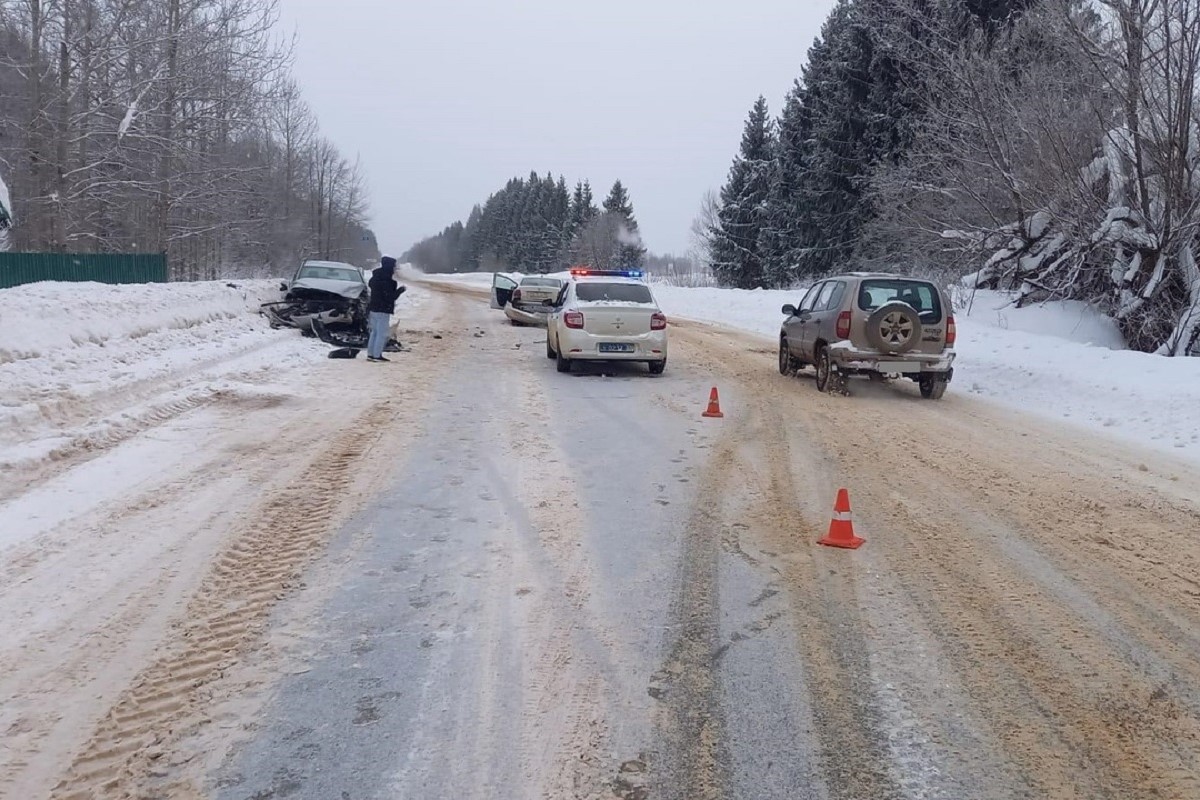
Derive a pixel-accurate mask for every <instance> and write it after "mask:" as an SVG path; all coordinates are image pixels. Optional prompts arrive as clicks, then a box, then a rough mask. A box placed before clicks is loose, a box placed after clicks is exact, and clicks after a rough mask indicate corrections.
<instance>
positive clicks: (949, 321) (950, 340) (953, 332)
mask: <svg viewBox="0 0 1200 800" xmlns="http://www.w3.org/2000/svg"><path fill="white" fill-rule="evenodd" d="M957 338H958V328H956V327H955V326H954V315H953V314H950V315H948V316H947V317H946V347H954V341H955V340H956V339H957Z"/></svg>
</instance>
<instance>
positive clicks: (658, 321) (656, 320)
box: [650, 311, 667, 331]
mask: <svg viewBox="0 0 1200 800" xmlns="http://www.w3.org/2000/svg"><path fill="white" fill-rule="evenodd" d="M666 329H667V318H666V316H665V315H664V314H660V313H658V312H657V311H656V312H654V313H653V314H651V315H650V330H652V331H665V330H666Z"/></svg>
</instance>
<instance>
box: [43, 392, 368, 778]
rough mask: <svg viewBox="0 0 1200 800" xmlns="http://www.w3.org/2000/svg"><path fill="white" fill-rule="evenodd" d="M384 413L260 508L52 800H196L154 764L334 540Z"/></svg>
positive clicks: (200, 718) (338, 442)
mask: <svg viewBox="0 0 1200 800" xmlns="http://www.w3.org/2000/svg"><path fill="white" fill-rule="evenodd" d="M388 410H389V409H388V408H387V406H386V405H385V406H384V407H383V408H379V409H372V410H371V411H369V412H368V413H366V414H363V415H362V416H361V417H360V418H358V419H357V420H356V421H355V422H354V424H353V425H351V426H350V428H349V429H347V431H346V432H345V433H342V434H341V435H340V436H338V437H337V438H336V439H334V440H333V441H332V442H330V443H329V444H328V447H327V449H326V452H325V453H324V455H323V457H322V458H321V459H320V461H318V462H317V463H315V464H313V465H312V466H311V467H310V468H309V469H308V471H307V472H306V473H305V474H304V475H303V476H302V477H301V478H300V480H298V481H297V482H296V484H295V485H296V488H288V489H283V490H280V491H278V492H276V493H275V494H274V495H273V496H271V497H269V498H268V499H267V500H266V501H265V502H264V504H263V505H262V515H261V517H260V518H259V519H258V520H257V521H256V522H255V523H254V524H253V525H252V526H251V527H250V528H249V529H247V530H246V531H245V532H244V533H243V534H242V535H241V536H240V537H238V539H237V540H236V541H235V542H234V544H233V545H232V546H231V547H229V548H228V549H227V550H226V551H225V552H224V553H223V554H222V555H221V556H220V557H219V558H217V559H216V561H215V563H214V564H213V567H212V568H211V570H210V572H209V574H208V577H207V578H206V579H205V580H204V581H203V583H202V584H201V587H200V589H199V591H198V592H197V594H196V596H195V597H194V598H193V600H192V602H191V603H190V604H189V607H188V611H187V615H186V618H185V621H184V622H183V623H182V624H181V626H180V627H179V628H178V629H177V631H176V634H175V636H174V637H173V641H172V642H170V643H168V644H167V645H166V646H165V648H164V649H166V651H167V654H166V655H164V656H163V657H161V658H160V659H159V660H158V661H157V662H155V663H154V664H153V665H151V666H150V667H148V668H147V669H146V670H144V671H143V672H142V673H141V674H140V675H139V676H138V678H137V679H136V680H135V681H134V683H133V685H132V686H131V687H130V689H129V690H127V691H126V692H125V693H124V694H123V695H122V696H121V698H120V699H119V700H118V701H117V703H116V704H115V705H114V706H113V708H112V709H111V710H110V712H109V714H108V715H107V717H106V718H105V719H104V720H103V721H102V722H101V724H100V726H99V727H98V729H97V730H96V731H95V733H94V734H93V736H92V738H91V741H90V742H89V744H88V745H87V747H86V748H85V749H84V751H83V752H82V753H81V754H80V755H79V756H78V757H77V758H76V759H75V761H74V763H73V765H72V766H71V768H70V770H69V771H68V773H67V776H66V777H65V778H64V779H63V780H62V781H61V782H60V783H59V784H58V786H57V787H55V790H54V791H53V793H52V795H51V797H52V798H54V799H55V800H85V798H94V797H98V796H103V797H118V796H125V795H126V794H131V795H135V796H141V795H142V794H143V793H144V792H145V791H147V787H149V786H153V787H154V789H153V791H154V793H157V794H161V795H163V796H168V797H172V798H175V797H185V796H190V795H193V794H195V793H196V788H195V787H193V786H191V785H190V783H188V782H186V781H185V782H182V783H177V782H173V781H172V780H171V776H172V774H173V773H174V772H175V771H176V769H177V768H178V767H180V766H182V764H179V763H167V764H163V763H161V761H164V760H167V758H166V756H167V755H168V754H169V753H170V751H171V743H172V742H173V741H174V740H175V739H177V738H178V737H179V736H180V735H181V734H185V733H186V732H187V731H188V730H189V729H191V728H193V727H195V726H197V725H200V724H203V723H204V721H205V712H204V707H205V706H206V705H207V704H209V703H210V702H211V698H212V696H213V695H214V694H217V693H219V691H220V687H219V682H220V680H221V678H222V676H223V672H224V671H225V670H226V669H227V668H229V667H231V666H233V665H234V664H235V663H236V662H237V660H238V658H239V654H240V653H241V652H243V651H244V650H245V649H246V648H248V647H251V646H252V645H253V644H254V643H255V642H256V641H257V640H258V638H259V637H260V635H261V631H262V628H263V626H264V624H265V622H266V618H267V615H268V614H269V613H270V612H271V610H272V608H273V607H274V606H275V604H276V603H277V602H278V601H279V600H280V599H282V598H283V597H284V596H285V593H286V592H287V591H288V590H289V589H290V588H292V587H293V586H295V585H296V582H297V581H298V580H299V579H300V574H301V571H302V569H303V567H304V566H305V565H306V564H307V563H308V562H309V561H310V560H311V559H312V557H313V556H314V555H315V554H316V553H317V552H318V551H319V550H320V548H321V547H322V546H323V545H324V543H325V541H326V539H327V538H328V536H329V535H331V533H332V528H333V523H334V520H335V517H336V515H337V512H338V506H339V503H340V501H341V499H342V496H343V494H344V493H345V492H346V491H347V490H348V489H349V488H350V484H351V482H352V481H353V480H354V477H355V475H354V467H355V465H356V463H357V462H358V461H359V459H360V458H361V457H362V456H363V454H364V453H365V452H366V451H367V450H368V449H369V448H370V446H371V445H372V443H373V442H374V441H375V440H377V439H378V438H379V437H380V436H381V433H382V431H381V428H383V427H384V425H386V424H387V423H388V422H389V421H390V420H389V419H388V414H387V413H386V412H387V411H388Z"/></svg>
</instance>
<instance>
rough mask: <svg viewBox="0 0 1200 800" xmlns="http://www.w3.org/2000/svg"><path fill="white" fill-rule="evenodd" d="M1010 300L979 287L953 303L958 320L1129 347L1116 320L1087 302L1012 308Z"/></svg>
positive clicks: (1079, 340)
mask: <svg viewBox="0 0 1200 800" xmlns="http://www.w3.org/2000/svg"><path fill="white" fill-rule="evenodd" d="M1012 301H1013V296H1012V295H1011V294H1009V293H1006V292H992V291H985V290H979V291H976V292H975V293H974V294H972V293H971V292H969V291H966V292H962V293H961V294H960V295H959V296H958V297H956V298H955V303H954V305H955V307H956V308H957V309H958V311H956V315H957V318H958V319H959V320H965V319H970V320H971V321H972V322H978V323H980V324H981V325H984V326H989V327H993V328H1002V329H1004V330H1010V331H1020V332H1022V333H1037V334H1042V335H1044V336H1054V337H1056V338H1059V339H1066V340H1067V341H1070V342H1076V343H1078V344H1086V345H1094V346H1096V347H1106V348H1108V349H1109V350H1125V349H1128V348H1127V345H1126V343H1125V337H1124V336H1122V335H1121V330H1120V328H1118V327H1117V323H1116V322H1115V321H1114V320H1113V319H1112V318H1111V317H1106V316H1105V315H1104V314H1102V313H1101V312H1100V311H1099V310H1098V309H1096V307H1095V306H1092V305H1090V304H1088V303H1083V302H1080V301H1078V300H1066V301H1063V302H1055V303H1045V304H1040V305H1032V306H1025V307H1024V308H1014V307H1013V306H1012Z"/></svg>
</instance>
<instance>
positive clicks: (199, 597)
mask: <svg viewBox="0 0 1200 800" xmlns="http://www.w3.org/2000/svg"><path fill="white" fill-rule="evenodd" d="M431 289H435V290H436V291H429V293H428V295H427V298H428V299H427V302H426V303H425V304H424V305H422V306H420V308H419V311H418V312H417V313H416V315H415V317H414V319H413V320H412V322H411V323H410V324H411V325H412V326H413V327H414V329H416V330H417V331H419V332H418V333H416V334H414V335H412V336H411V337H410V338H409V341H411V342H412V343H413V351H412V352H410V353H407V354H403V355H397V356H395V359H396V361H397V362H398V363H395V364H390V365H368V364H366V363H364V362H362V361H355V362H338V361H321V362H319V363H314V364H313V365H312V366H311V368H310V369H308V371H306V372H303V373H299V372H298V373H296V379H297V385H295V386H292V387H291V389H290V391H285V390H284V389H283V388H281V387H276V388H275V389H274V390H273V391H272V392H266V391H263V392H260V393H257V394H255V393H242V394H236V395H230V396H228V397H222V398H221V399H220V400H219V401H218V402H214V403H212V404H208V405H205V406H202V407H199V408H196V409H193V410H189V411H184V412H183V413H181V414H180V415H179V416H178V417H175V418H172V419H171V420H169V421H168V422H166V423H164V424H163V425H160V426H157V427H153V428H150V429H148V430H146V431H144V432H143V433H141V434H137V435H133V436H131V438H128V439H124V440H122V441H120V442H118V443H115V444H113V445H112V448H111V449H110V450H109V451H107V452H102V453H99V454H97V455H96V456H95V458H93V459H91V460H78V461H71V462H69V463H67V464H65V465H64V466H63V467H62V469H61V470H59V471H58V472H57V473H55V472H53V471H51V473H50V474H48V475H47V474H43V473H42V472H39V473H38V481H37V482H35V483H34V485H33V486H31V487H30V488H28V489H26V490H23V491H22V492H19V493H18V494H17V495H16V496H15V497H12V498H9V499H8V500H7V502H6V503H5V505H2V506H0V519H5V518H4V517H3V516H2V515H3V514H4V513H5V510H6V509H12V508H13V507H14V506H13V504H15V503H21V502H27V503H28V502H30V501H29V500H28V498H29V496H30V494H31V493H34V492H38V491H42V492H45V491H49V490H48V489H47V488H46V487H48V486H50V485H51V484H50V482H51V481H59V482H60V483H59V484H57V485H58V486H59V488H60V490H61V495H60V496H62V497H64V498H67V499H70V498H75V499H74V500H72V501H71V503H68V504H65V505H63V507H62V508H61V509H48V510H47V511H46V512H45V513H47V514H50V516H51V517H52V519H48V521H47V522H46V523H45V524H44V525H41V526H40V527H38V529H37V530H28V531H27V535H25V536H23V537H21V538H20V540H19V541H18V542H17V543H15V544H12V545H11V546H9V547H8V548H7V549H5V550H2V551H0V559H2V560H0V570H2V571H3V572H2V575H3V578H4V580H3V581H2V582H0V619H4V620H5V624H6V626H7V627H6V628H5V634H4V636H3V638H0V733H3V735H4V737H5V738H4V739H3V743H4V747H3V748H2V749H0V795H2V796H4V797H9V796H11V797H21V798H38V797H45V796H51V797H55V798H92V797H96V798H101V797H103V798H108V797H114V798H115V797H123V796H133V797H144V798H155V797H164V798H165V797H169V798H194V797H208V798H220V799H221V800H251V798H254V799H255V800H263V799H265V798H311V800H331V799H332V800H337V799H338V798H354V799H355V800H359V799H360V798H443V797H446V798H449V797H463V798H481V799H482V798H530V800H532V799H533V798H627V799H628V798H651V799H652V800H659V799H661V800H685V799H686V800H705V799H710V798H747V800H750V799H753V800H771V799H773V798H821V799H822V800H824V799H826V798H829V799H831V800H864V799H865V798H870V799H871V800H876V798H880V799H890V798H895V799H896V800H902V799H907V798H946V799H947V800H961V799H962V798H972V800H987V799H990V798H996V799H997V800H999V799H1000V798H1054V799H1058V798H1063V799H1065V798H1080V799H1081V800H1082V799H1083V798H1087V799H1089V800H1092V799H1094V798H1113V800H1117V799H1118V798H1120V799H1121V800H1125V799H1126V798H1139V799H1140V798H1171V799H1172V800H1175V799H1177V798H1195V797H1200V663H1198V662H1197V660H1196V658H1195V654H1196V653H1197V652H1200V508H1198V506H1197V502H1196V498H1200V480H1198V479H1197V476H1196V475H1195V471H1194V470H1193V469H1191V468H1190V467H1187V466H1184V465H1183V464H1181V463H1176V462H1174V461H1171V460H1169V458H1168V457H1167V456H1163V455H1160V454H1148V453H1143V452H1140V451H1134V450H1132V449H1130V448H1129V447H1128V446H1127V445H1123V444H1121V445H1117V444H1113V443H1112V442H1109V441H1107V440H1104V439H1099V438H1088V437H1087V436H1086V435H1085V434H1081V433H1079V432H1076V431H1070V432H1064V431H1060V430H1054V429H1053V428H1052V427H1049V426H1047V425H1044V424H1042V423H1039V422H1031V421H1030V420H1029V419H1028V418H1027V417H1022V416H1020V415H1018V414H1016V413H1015V412H1012V413H1010V412H1005V411H998V410H996V409H995V408H994V407H992V406H989V405H986V404H984V403H983V402H981V401H979V400H977V399H974V398H971V397H969V396H965V395H963V394H958V393H955V392H954V389H953V387H952V388H951V391H950V393H948V395H947V398H946V400H945V401H943V402H941V403H931V402H927V401H922V400H921V399H920V398H919V396H918V395H917V392H916V389H915V387H914V386H911V385H900V386H890V387H885V386H874V385H869V384H866V383H857V382H856V383H855V384H854V390H855V396H854V397H851V398H831V397H827V396H824V395H821V394H819V393H817V392H816V391H815V389H814V388H813V386H812V382H811V379H807V378H800V379H788V378H783V377H781V376H779V375H778V374H776V373H775V372H774V370H775V354H774V350H773V346H772V343H771V342H770V341H764V340H761V339H757V338H754V337H751V336H748V335H743V334H736V333H732V332H728V331H722V330H720V329H714V328H712V327H709V326H700V325H690V324H687V323H684V324H677V325H675V326H673V328H672V330H671V336H672V362H671V364H670V365H669V367H668V371H667V374H666V375H665V376H662V377H661V378H656V377H650V376H648V375H647V374H646V372H645V370H644V368H642V367H630V368H620V369H617V370H616V372H615V375H613V376H611V377H606V376H604V375H602V374H600V373H599V370H598V369H595V368H592V369H588V370H586V371H585V374H576V375H560V374H558V373H556V372H555V371H554V367H553V363H552V362H551V361H548V360H547V359H546V358H545V357H544V354H545V348H544V336H545V334H544V332H542V331H540V330H534V329H527V328H512V327H509V326H508V325H507V324H505V319H504V317H503V316H502V315H501V314H500V313H499V312H495V311H490V310H488V309H487V307H486V301H485V300H483V299H481V297H480V296H479V295H478V294H475V293H472V292H471V291H470V290H463V289H456V288H454V287H449V286H445V285H439V286H436V287H431ZM414 291H417V292H422V291H423V290H420V289H416V290H414ZM425 291H428V290H425ZM402 313H403V310H402ZM435 335H438V336H441V337H442V338H434V336H435ZM281 346H282V345H281ZM321 354H322V353H321V352H320V351H319V350H315V351H314V358H319V357H320V355H321ZM301 375H303V379H302V380H301V378H300V376H301ZM275 380H276V382H278V381H279V380H282V378H280V377H278V376H277V377H276V379H275ZM712 385H717V386H718V387H719V388H720V390H721V399H722V404H723V406H724V410H725V413H726V417H725V419H723V420H703V419H701V418H700V412H701V411H702V410H703V408H704V405H705V402H706V400H707V394H708V389H709V388H710V387H711V386H712ZM76 458H78V459H82V456H77V457H76ZM106 459H108V460H110V461H111V464H112V465H115V466H117V467H122V468H125V469H133V468H134V467H136V466H137V465H139V464H142V463H145V462H146V461H147V460H149V461H151V462H152V463H154V464H156V465H157V467H158V468H157V469H156V471H155V472H154V474H153V475H141V477H140V478H139V482H136V483H134V484H133V485H132V486H130V487H129V488H128V490H127V491H124V492H122V493H121V494H120V495H115V494H113V493H111V492H110V493H109V495H108V496H104V497H100V498H99V499H97V498H96V497H93V496H92V495H95V494H99V495H104V494H105V493H104V492H103V491H101V489H103V487H104V486H106V485H107V484H106V483H105V478H104V475H105V472H106V470H105V466H104V465H105V463H106ZM144 471H145V470H144V469H143V472H144ZM841 486H845V487H847V488H849V490H850V493H851V499H852V501H853V504H854V512H855V524H856V527H857V531H858V533H859V534H860V535H862V536H865V537H866V539H867V544H866V545H865V546H864V547H863V548H862V549H860V550H858V551H842V550H831V549H824V548H820V547H818V546H816V545H815V544H814V541H815V540H816V539H817V538H818V537H819V536H820V535H821V534H822V533H823V532H824V528H825V527H826V526H827V525H828V520H829V514H830V511H831V506H832V502H833V498H834V494H835V492H836V489H837V488H838V487H841ZM88 487H91V492H92V495H89V494H87V493H86V492H85V489H87V488H88ZM97 487H99V488H97ZM22 498H26V499H25V500H23V499H22ZM43 506H44V504H43ZM51 512H53V513H51Z"/></svg>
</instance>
